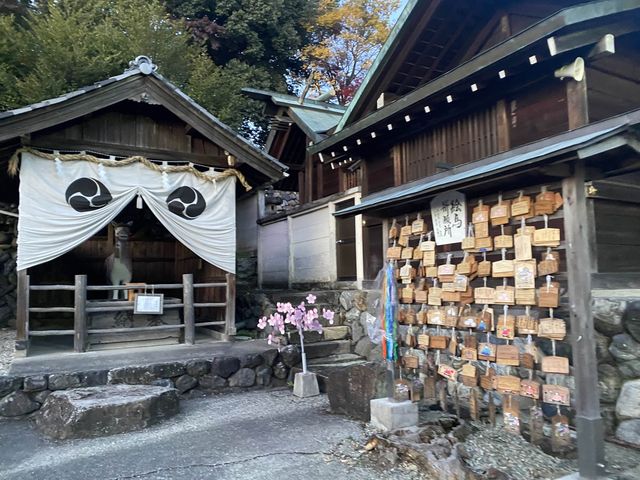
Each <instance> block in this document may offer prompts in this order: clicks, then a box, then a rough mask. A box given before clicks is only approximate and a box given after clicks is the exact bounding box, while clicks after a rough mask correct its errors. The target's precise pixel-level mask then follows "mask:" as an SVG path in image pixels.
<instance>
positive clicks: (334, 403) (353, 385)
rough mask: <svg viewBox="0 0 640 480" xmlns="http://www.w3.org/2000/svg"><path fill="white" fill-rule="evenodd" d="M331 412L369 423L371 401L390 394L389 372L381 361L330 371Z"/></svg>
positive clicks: (328, 391) (328, 382)
mask: <svg viewBox="0 0 640 480" xmlns="http://www.w3.org/2000/svg"><path fill="white" fill-rule="evenodd" d="M327 384H328V388H327V393H328V395H329V403H330V405H331V411H332V412H334V413H340V414H343V415H348V416H350V417H353V418H356V419H358V420H363V421H365V422H368V421H369V419H370V412H371V410H370V401H371V400H372V399H374V398H379V397H382V396H386V395H387V371H386V369H385V367H384V366H383V365H381V364H379V363H365V364H357V365H349V366H345V367H344V368H341V369H336V370H333V371H332V372H330V373H329V378H328V380H327Z"/></svg>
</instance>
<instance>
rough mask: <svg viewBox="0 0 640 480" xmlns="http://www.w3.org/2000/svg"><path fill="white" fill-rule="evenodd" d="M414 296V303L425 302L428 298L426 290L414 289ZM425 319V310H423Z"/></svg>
mask: <svg viewBox="0 0 640 480" xmlns="http://www.w3.org/2000/svg"><path fill="white" fill-rule="evenodd" d="M414 295H415V297H414V299H415V301H416V303H422V304H425V303H427V300H428V298H429V292H428V291H427V290H416V291H415V293H414ZM424 318H425V320H426V318H427V317H426V312H425V317H424Z"/></svg>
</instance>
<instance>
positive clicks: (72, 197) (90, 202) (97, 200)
mask: <svg viewBox="0 0 640 480" xmlns="http://www.w3.org/2000/svg"><path fill="white" fill-rule="evenodd" d="M65 198H66V200H67V203H68V204H69V206H70V207H71V208H73V209H74V210H76V211H77V212H89V211H91V210H95V209H97V208H102V207H104V206H105V205H107V204H108V203H109V202H110V201H111V200H113V197H112V196H111V192H110V191H109V189H108V188H107V187H105V186H104V184H103V183H102V182H100V181H98V180H96V179H95V178H86V177H85V178H78V179H77V180H74V181H73V182H71V185H69V186H68V187H67V191H66V192H65Z"/></svg>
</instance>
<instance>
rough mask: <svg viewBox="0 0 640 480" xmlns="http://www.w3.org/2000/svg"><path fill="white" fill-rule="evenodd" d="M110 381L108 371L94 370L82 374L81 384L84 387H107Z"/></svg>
mask: <svg viewBox="0 0 640 480" xmlns="http://www.w3.org/2000/svg"><path fill="white" fill-rule="evenodd" d="M108 379H109V371H108V370H92V371H89V372H81V373H80V382H81V384H82V385H81V386H83V387H98V386H100V385H106V384H107V381H108Z"/></svg>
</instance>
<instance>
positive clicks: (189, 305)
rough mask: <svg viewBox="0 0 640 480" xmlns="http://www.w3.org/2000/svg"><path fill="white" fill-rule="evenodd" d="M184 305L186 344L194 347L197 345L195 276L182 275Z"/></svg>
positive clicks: (189, 274)
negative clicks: (194, 295) (194, 294)
mask: <svg viewBox="0 0 640 480" xmlns="http://www.w3.org/2000/svg"><path fill="white" fill-rule="evenodd" d="M182 304H183V318H184V343H186V344H187V345H194V344H195V343H196V312H195V308H194V306H193V304H194V298H193V274H192V273H185V274H183V275H182Z"/></svg>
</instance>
